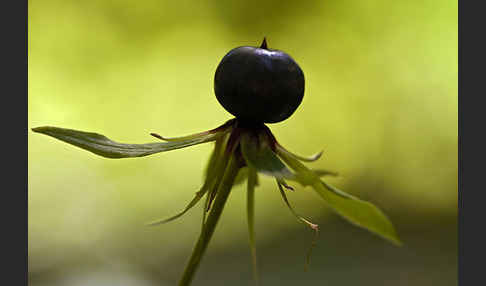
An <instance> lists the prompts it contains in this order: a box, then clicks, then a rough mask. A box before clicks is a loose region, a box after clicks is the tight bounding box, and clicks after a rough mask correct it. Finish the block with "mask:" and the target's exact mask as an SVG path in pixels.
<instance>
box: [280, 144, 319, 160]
mask: <svg viewBox="0 0 486 286" xmlns="http://www.w3.org/2000/svg"><path fill="white" fill-rule="evenodd" d="M276 146H277V152H282V153H285V154H287V155H288V156H291V157H293V158H294V159H297V160H300V161H304V162H314V161H317V160H319V158H321V156H322V153H323V151H321V152H319V153H316V154H314V155H311V156H309V157H305V156H300V155H297V154H294V153H292V152H290V151H288V150H287V149H285V148H284V147H283V146H282V145H280V144H277V145H276Z"/></svg>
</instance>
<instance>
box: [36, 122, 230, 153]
mask: <svg viewBox="0 0 486 286" xmlns="http://www.w3.org/2000/svg"><path fill="white" fill-rule="evenodd" d="M32 131H34V132H38V133H42V134H45V135H49V136H51V137H54V138H56V139H59V140H61V141H64V142H66V143H69V144H72V145H74V146H77V147H79V148H82V149H85V150H87V151H90V152H92V153H94V154H96V155H100V156H102V157H106V158H112V159H118V158H130V157H143V156H148V155H151V154H155V153H159V152H165V151H170V150H175V149H180V148H184V147H188V146H192V145H196V144H201V143H205V142H209V141H214V140H216V139H217V138H218V137H219V136H221V134H220V133H215V134H208V135H206V136H202V137H198V138H196V139H191V140H186V141H179V142H166V143H146V144H124V143H118V142H115V141H112V140H110V139H108V138H107V137H105V136H103V135H100V134H97V133H91V132H84V131H78V130H72V129H65V128H58V127H50V126H44V127H37V128H33V129H32Z"/></svg>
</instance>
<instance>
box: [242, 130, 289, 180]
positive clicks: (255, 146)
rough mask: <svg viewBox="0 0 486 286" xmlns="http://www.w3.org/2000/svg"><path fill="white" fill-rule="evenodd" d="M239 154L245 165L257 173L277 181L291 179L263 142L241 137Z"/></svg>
mask: <svg viewBox="0 0 486 286" xmlns="http://www.w3.org/2000/svg"><path fill="white" fill-rule="evenodd" d="M240 142H241V153H242V154H243V157H244V159H245V161H246V163H247V164H248V165H249V166H250V167H252V168H254V169H256V170H257V171H258V172H261V173H263V174H266V175H269V176H273V177H275V178H278V179H283V178H287V179H290V178H293V177H294V175H293V174H292V172H291V171H290V170H289V169H288V168H287V166H285V164H284V163H282V161H280V159H279V158H278V157H277V155H276V154H275V153H274V152H273V151H272V149H271V148H270V146H269V145H268V143H267V142H266V141H265V140H260V142H258V140H257V139H256V138H255V137H251V136H250V135H249V134H246V133H245V134H243V135H242V136H241V141H240Z"/></svg>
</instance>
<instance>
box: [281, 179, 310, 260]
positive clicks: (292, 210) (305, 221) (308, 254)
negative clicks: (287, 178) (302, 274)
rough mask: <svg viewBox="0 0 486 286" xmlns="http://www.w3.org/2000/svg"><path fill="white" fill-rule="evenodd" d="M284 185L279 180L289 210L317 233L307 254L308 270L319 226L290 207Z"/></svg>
mask: <svg viewBox="0 0 486 286" xmlns="http://www.w3.org/2000/svg"><path fill="white" fill-rule="evenodd" d="M282 183H285V182H283V181H281V180H277V185H278V189H279V190H280V194H281V195H282V198H283V200H284V202H285V204H286V205H287V207H288V208H289V210H290V211H291V212H292V214H293V215H294V216H295V217H296V218H297V219H298V220H300V221H301V222H303V223H304V224H306V225H307V226H309V227H310V228H311V229H312V230H314V231H315V236H314V239H313V240H312V244H311V246H310V248H309V251H308V252H307V259H306V269H307V267H308V265H309V264H310V256H311V254H312V250H313V249H314V246H315V245H316V241H317V236H318V235H319V226H318V225H317V224H315V223H312V222H310V221H309V220H307V219H305V218H304V217H302V216H300V215H299V214H298V213H297V212H296V211H295V210H294V208H292V206H291V205H290V203H289V200H288V199H287V195H286V194H285V191H284V189H283V187H282V186H283V184H282Z"/></svg>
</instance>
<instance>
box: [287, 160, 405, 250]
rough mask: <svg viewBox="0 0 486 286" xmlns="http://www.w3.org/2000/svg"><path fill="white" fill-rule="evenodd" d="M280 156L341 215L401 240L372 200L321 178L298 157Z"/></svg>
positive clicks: (399, 243) (379, 233) (368, 228)
mask: <svg viewBox="0 0 486 286" xmlns="http://www.w3.org/2000/svg"><path fill="white" fill-rule="evenodd" d="M279 156H280V157H281V158H282V159H283V160H284V161H285V162H286V163H287V164H288V165H289V166H290V167H291V168H292V169H293V170H294V171H296V172H297V174H296V180H297V181H298V182H299V183H301V184H302V185H304V186H305V185H311V186H312V187H313V188H314V190H315V191H316V192H317V194H318V195H319V196H320V197H321V198H322V199H324V201H325V202H326V203H328V205H329V206H330V207H331V208H332V209H333V210H334V211H335V212H336V213H337V214H339V215H340V216H341V217H343V218H344V219H346V220H348V221H349V222H351V223H352V224H354V225H356V226H359V227H362V228H364V229H367V230H369V231H370V232H372V233H375V234H377V235H379V236H381V237H383V238H385V239H387V240H388V241H390V242H392V243H394V244H395V245H401V244H402V243H401V241H400V239H399V238H398V235H397V233H396V231H395V228H394V227H393V224H392V223H391V222H390V220H389V219H388V218H387V217H386V215H385V214H384V213H383V212H382V211H381V210H380V209H379V208H377V207H376V206H375V205H373V204H372V203H370V202H367V201H363V200H360V199H358V198H356V197H354V196H352V195H350V194H347V193H345V192H343V191H341V190H339V189H337V188H335V187H333V186H331V185H329V184H327V183H325V182H323V181H321V180H320V179H319V177H318V176H317V175H316V174H314V173H313V172H312V171H311V170H309V169H308V168H307V167H305V166H304V165H303V164H302V163H300V162H299V161H297V160H296V159H294V158H292V157H290V156H288V155H287V154H285V153H282V152H280V153H279Z"/></svg>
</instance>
